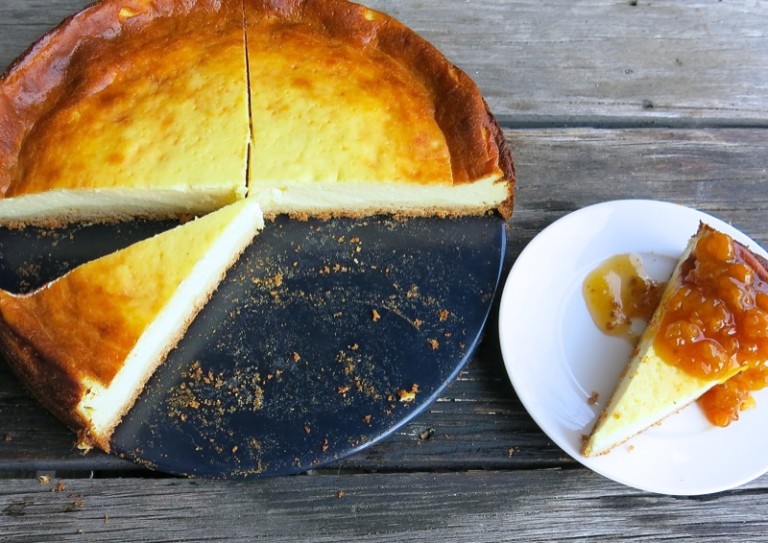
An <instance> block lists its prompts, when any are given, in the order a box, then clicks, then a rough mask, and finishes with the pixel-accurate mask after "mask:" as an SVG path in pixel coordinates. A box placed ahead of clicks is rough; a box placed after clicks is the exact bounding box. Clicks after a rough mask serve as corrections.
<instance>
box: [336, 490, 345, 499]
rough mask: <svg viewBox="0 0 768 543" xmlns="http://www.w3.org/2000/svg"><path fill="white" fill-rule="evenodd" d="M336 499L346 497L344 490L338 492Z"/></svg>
mask: <svg viewBox="0 0 768 543" xmlns="http://www.w3.org/2000/svg"><path fill="white" fill-rule="evenodd" d="M336 497H337V498H343V497H344V491H343V490H337V491H336Z"/></svg>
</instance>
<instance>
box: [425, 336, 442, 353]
mask: <svg viewBox="0 0 768 543" xmlns="http://www.w3.org/2000/svg"><path fill="white" fill-rule="evenodd" d="M427 343H429V345H430V347H432V350H433V351H436V350H437V349H439V348H440V343H439V342H438V341H437V340H436V339H433V338H430V339H428V340H427Z"/></svg>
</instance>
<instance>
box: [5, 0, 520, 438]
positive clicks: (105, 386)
mask: <svg viewBox="0 0 768 543" xmlns="http://www.w3.org/2000/svg"><path fill="white" fill-rule="evenodd" d="M515 182H516V179H515V169H514V165H513V161H512V157H511V153H510V149H509V146H508V145H507V142H506V140H505V138H504V135H503V133H502V131H501V129H500V128H499V126H498V124H497V122H496V120H495V119H494V117H493V115H492V114H491V112H490V110H489V108H488V106H487V104H486V102H485V100H484V99H483V97H482V95H481V93H480V91H479V89H478V88H477V86H476V85H475V83H474V82H473V81H472V80H471V79H470V78H469V76H467V74H466V73H464V72H463V71H461V70H460V69H459V68H457V67H456V66H454V65H453V64H451V63H450V62H449V61H448V60H447V59H446V58H445V57H444V56H443V55H442V53H440V52H439V51H438V50H437V49H436V48H435V47H434V46H432V45H431V44H430V43H429V42H427V41H426V40H424V39H423V38H421V37H419V36H418V35H417V34H416V33H414V32H413V31H412V30H411V29H409V28H408V27H406V26H405V25H403V24H402V23H400V22H398V21H397V20H395V19H393V18H392V17H390V16H388V15H386V14H384V13H381V12H378V11H375V10H372V9H369V8H366V7H363V6H361V5H358V4H354V3H351V2H348V1H346V0H299V1H297V0H196V1H195V0H191V1H190V0H136V1H129V2H127V1H125V0H100V1H97V2H96V3H94V4H92V5H90V6H88V7H87V8H85V9H84V10H82V11H81V12H79V13H77V14H76V15H73V16H72V17H70V18H68V19H66V20H65V21H63V22H62V23H61V24H60V25H59V26H58V27H57V28H55V29H54V30H52V31H51V32H49V33H48V34H46V35H45V36H44V37H42V38H41V39H40V40H38V41H37V42H36V43H35V44H34V45H33V46H32V47H31V48H30V49H29V50H28V51H27V52H26V53H24V54H23V55H22V56H21V57H20V58H19V59H18V60H17V61H16V62H14V63H13V64H12V65H11V66H10V67H9V68H8V69H7V70H6V71H5V73H4V74H3V75H2V76H0V227H5V226H13V227H21V228H23V227H25V226H28V225H51V226H59V225H64V224H69V223H82V222H84V221H107V222H116V221H123V220H131V219H134V218H139V217H142V218H185V217H189V216H204V217H203V218H200V219H198V220H196V221H194V222H192V223H189V224H185V225H184V226H181V227H179V228H178V229H176V230H173V231H171V232H168V233H167V234H162V235H161V236H159V237H157V238H151V239H149V240H146V241H144V242H140V243H139V244H138V245H135V246H131V247H130V248H128V249H125V250H124V251H119V252H117V253H115V254H114V255H110V256H108V257H104V258H103V259H99V260H96V261H94V262H91V263H87V264H85V265H83V266H82V267H80V268H77V269H75V270H73V271H72V272H70V273H69V274H67V275H65V276H64V277H62V278H60V279H58V280H56V281H54V282H53V283H51V284H49V285H47V286H45V287H44V288H42V289H40V290H38V291H35V292H33V293H31V294H29V295H24V296H20V295H15V294H11V293H7V292H3V293H0V345H1V346H2V348H3V350H4V352H5V354H6V358H7V359H8V360H9V362H10V364H11V366H12V367H13V368H14V369H15V370H16V372H17V373H18V374H19V375H20V376H21V379H22V381H23V382H24V383H25V384H26V385H27V386H28V387H29V388H30V389H31V390H32V392H33V393H34V394H35V395H36V396H37V397H38V398H39V399H40V401H41V402H42V403H43V404H44V405H46V406H47V407H48V408H49V409H50V410H51V411H52V412H53V413H54V414H56V415H57V416H58V417H59V418H61V419H62V420H63V421H64V422H66V423H67V424H68V425H69V426H70V427H72V428H73V429H75V430H76V431H77V432H78V433H79V435H80V436H81V440H82V442H83V443H84V444H87V445H96V446H99V447H101V448H103V449H105V450H109V446H110V445H109V438H110V435H111V433H112V431H113V430H114V428H115V426H116V424H118V422H119V421H120V419H121V417H122V416H123V415H124V414H125V413H126V411H127V410H128V409H129V408H130V406H131V405H132V404H133V402H134V401H135V399H136V397H137V395H138V394H139V393H140V391H141V389H142V387H143V386H144V384H145V382H146V380H147V379H148V378H149V376H150V375H151V374H152V372H153V371H154V370H155V368H156V367H157V365H158V364H159V363H160V362H161V361H162V359H163V358H164V356H165V355H166V354H167V352H168V351H169V349H171V348H172V347H173V346H174V345H175V344H176V342H177V341H178V340H179V339H180V337H181V336H182V335H183V334H184V331H185V330H186V326H187V325H188V324H189V321H190V320H191V319H192V318H193V317H194V315H195V313H196V312H197V311H198V310H199V309H200V307H201V306H202V305H203V304H204V303H205V301H206V300H207V297H208V296H209V295H210V293H211V291H212V289H213V288H215V285H216V284H217V281H218V280H219V279H220V278H221V275H222V274H223V272H224V270H226V268H227V267H228V266H229V265H230V264H231V263H232V261H233V259H234V258H235V256H236V255H237V254H238V251H239V250H242V247H243V244H245V243H247V240H249V239H250V237H251V236H252V235H253V232H254V230H255V229H257V228H259V227H260V226H261V224H262V221H263V218H264V217H267V218H273V217H275V216H276V215H279V214H287V215H290V216H293V217H297V218H306V217H309V216H312V217H318V218H327V217H334V216H346V217H353V218H359V217H366V216H370V215H374V214H381V213H386V214H393V215H398V216H440V217H447V216H458V215H467V214H472V215H480V214H484V213H489V212H496V213H498V214H499V215H500V216H501V217H503V218H505V219H508V218H509V217H510V215H511V213H512V209H513V203H514V190H515ZM249 214H250V216H249ZM155 283H157V284H159V285H162V288H157V289H146V288H145V286H146V285H153V284H155Z"/></svg>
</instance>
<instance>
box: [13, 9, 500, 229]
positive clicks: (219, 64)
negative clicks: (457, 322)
mask: <svg viewBox="0 0 768 543" xmlns="http://www.w3.org/2000/svg"><path fill="white" fill-rule="evenodd" d="M0 133H1V134H2V135H3V138H2V141H1V142H0V196H1V197H0V224H3V223H5V224H11V223H12V224H30V223H52V224H56V223H65V222H72V221H81V220H92V219H99V220H119V219H126V218H131V217H137V216H149V217H168V216H178V215H181V214H188V213H205V212H209V211H212V210H214V209H217V208H218V207H221V206H222V205H225V204H226V203H230V202H232V201H235V200H237V199H240V198H243V197H244V196H245V195H246V193H250V194H251V195H252V196H254V197H255V198H256V199H257V200H258V201H259V203H260V204H261V206H262V208H263V210H264V213H265V214H266V215H267V216H273V215H276V214H278V213H288V214H293V215H300V216H305V215H307V214H311V215H316V216H328V215H348V216H363V215H370V214H373V213H382V212H385V213H397V214H402V215H459V214H468V213H471V214H479V213H483V212H486V211H488V210H498V211H499V212H500V213H501V214H502V215H503V216H505V217H508V216H509V215H510V213H511V211H512V205H513V193H514V182H515V176H514V168H513V164H512V159H511V155H510V152H509V148H508V146H507V144H506V142H505V140H504V137H503V134H502V132H501V130H500V129H499V127H498V125H497V123H496V122H495V120H494V119H493V116H492V115H491V114H490V112H489V111H488V108H487V107H486V104H485V102H484V100H483V98H482V96H481V94H480V92H479V90H478V89H477V87H476V85H475V84H474V83H473V82H472V80H471V79H470V78H469V77H468V76H467V75H466V74H465V73H464V72H462V71H461V70H459V69H458V68H456V67H455V66H453V65H452V64H451V63H450V62H449V61H448V60H447V59H446V58H445V57H444V56H443V55H442V54H441V53H440V52H439V51H438V50H437V49H435V48H434V47H433V46H432V45H430V44H429V43H428V42H427V41H426V40H424V39H422V38H420V37H419V36H417V35H416V34H415V33H414V32H413V31H412V30H410V29H409V28H407V27H406V26H404V25H403V24H401V23H399V22H397V21H396V20H394V19H393V18H391V17H389V16H387V15H385V14H383V13H380V12H377V11H374V10H371V9H368V8H365V7H363V6H360V5H357V4H352V3H350V2H347V1H346V0H303V1H296V0H272V1H263V0H198V1H196V2H191V1H183V0H154V1H144V2H133V3H126V2H124V1H122V0H119V1H118V0H103V1H101V2H98V3H96V4H94V5H92V6H90V7H88V8H86V9H85V10H83V11H82V12H80V13H78V14H77V15H75V16H73V17H71V18H70V19H68V20H66V21H65V22H63V23H62V24H61V25H60V26H59V27H58V28H56V29H55V30H53V31H52V32H51V33H49V34H48V35H46V36H45V37H44V38H42V39H41V40H40V41H39V42H38V43H36V44H35V45H34V46H33V47H32V48H31V49H30V50H29V51H28V52H27V53H26V54H25V55H23V56H22V58H21V59H20V60H18V61H17V62H16V63H14V65H12V66H11V67H10V69H9V70H8V71H7V72H6V73H5V74H4V75H3V76H2V78H0Z"/></svg>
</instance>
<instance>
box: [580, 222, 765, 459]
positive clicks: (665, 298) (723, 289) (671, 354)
mask: <svg viewBox="0 0 768 543" xmlns="http://www.w3.org/2000/svg"><path fill="white" fill-rule="evenodd" d="M766 285H768V262H766V260H765V259H763V258H762V257H760V256H758V255H756V254H755V253H753V252H752V251H750V250H749V249H748V248H747V247H746V246H744V245H742V244H740V243H738V242H736V241H734V240H733V239H731V238H730V237H729V236H727V235H725V234H723V233H721V232H718V231H716V230H715V229H713V228H711V227H709V226H707V225H704V224H702V225H701V226H700V227H699V230H698V232H697V233H696V235H695V236H693V237H692V238H691V240H690V241H689V243H688V245H687V247H686V249H685V251H684V252H683V254H682V256H681V257H680V259H679V260H678V263H677V265H676V267H675V269H674V271H673V273H672V276H671V277H670V279H669V282H668V283H667V286H666V288H665V290H664V292H663V294H662V297H661V300H660V303H659V306H658V308H657V309H656V311H655V312H654V314H653V316H652V317H651V319H650V322H649V323H648V327H647V328H646V330H645V332H644V333H643V335H642V336H641V337H640V340H639V342H638V345H637V347H636V348H635V351H634V353H633V356H632V359H631V360H630V362H629V364H628V366H627V368H626V369H625V370H624V372H623V373H622V376H621V378H620V380H619V382H618V384H617V386H616V389H615V391H614V392H613V395H612V396H611V398H610V400H609V402H608V404H607V405H606V407H605V408H604V409H603V411H602V412H601V414H600V416H599V417H598V419H597V422H596V424H595V425H594V428H593V429H592V431H591V433H590V435H589V436H588V437H587V439H586V441H585V443H584V446H583V448H582V454H583V455H584V456H587V457H591V456H597V455H601V454H605V453H607V452H609V451H611V450H612V449H614V448H615V447H617V446H618V445H620V444H622V443H624V442H626V441H627V440H629V439H630V438H632V437H634V436H635V435H637V434H639V433H641V432H643V431H644V430H646V429H648V428H650V427H651V426H653V425H655V424H658V423H660V422H661V421H663V420H664V419H666V418H667V417H669V416H670V415H672V414H674V413H676V412H678V411H679V410H680V409H682V408H684V407H686V406H687V405H689V404H691V403H692V402H695V401H696V400H698V399H699V398H701V396H702V395H704V394H705V393H707V392H708V391H710V390H711V389H713V387H716V386H717V385H719V384H721V383H724V382H726V381H727V380H728V379H730V378H731V377H733V376H734V375H737V374H739V373H741V372H743V371H744V370H746V369H749V368H750V367H752V366H756V365H761V364H763V363H764V362H765V361H768V340H767V339H766V338H768V289H766ZM737 409H738V406H737Z"/></svg>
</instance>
